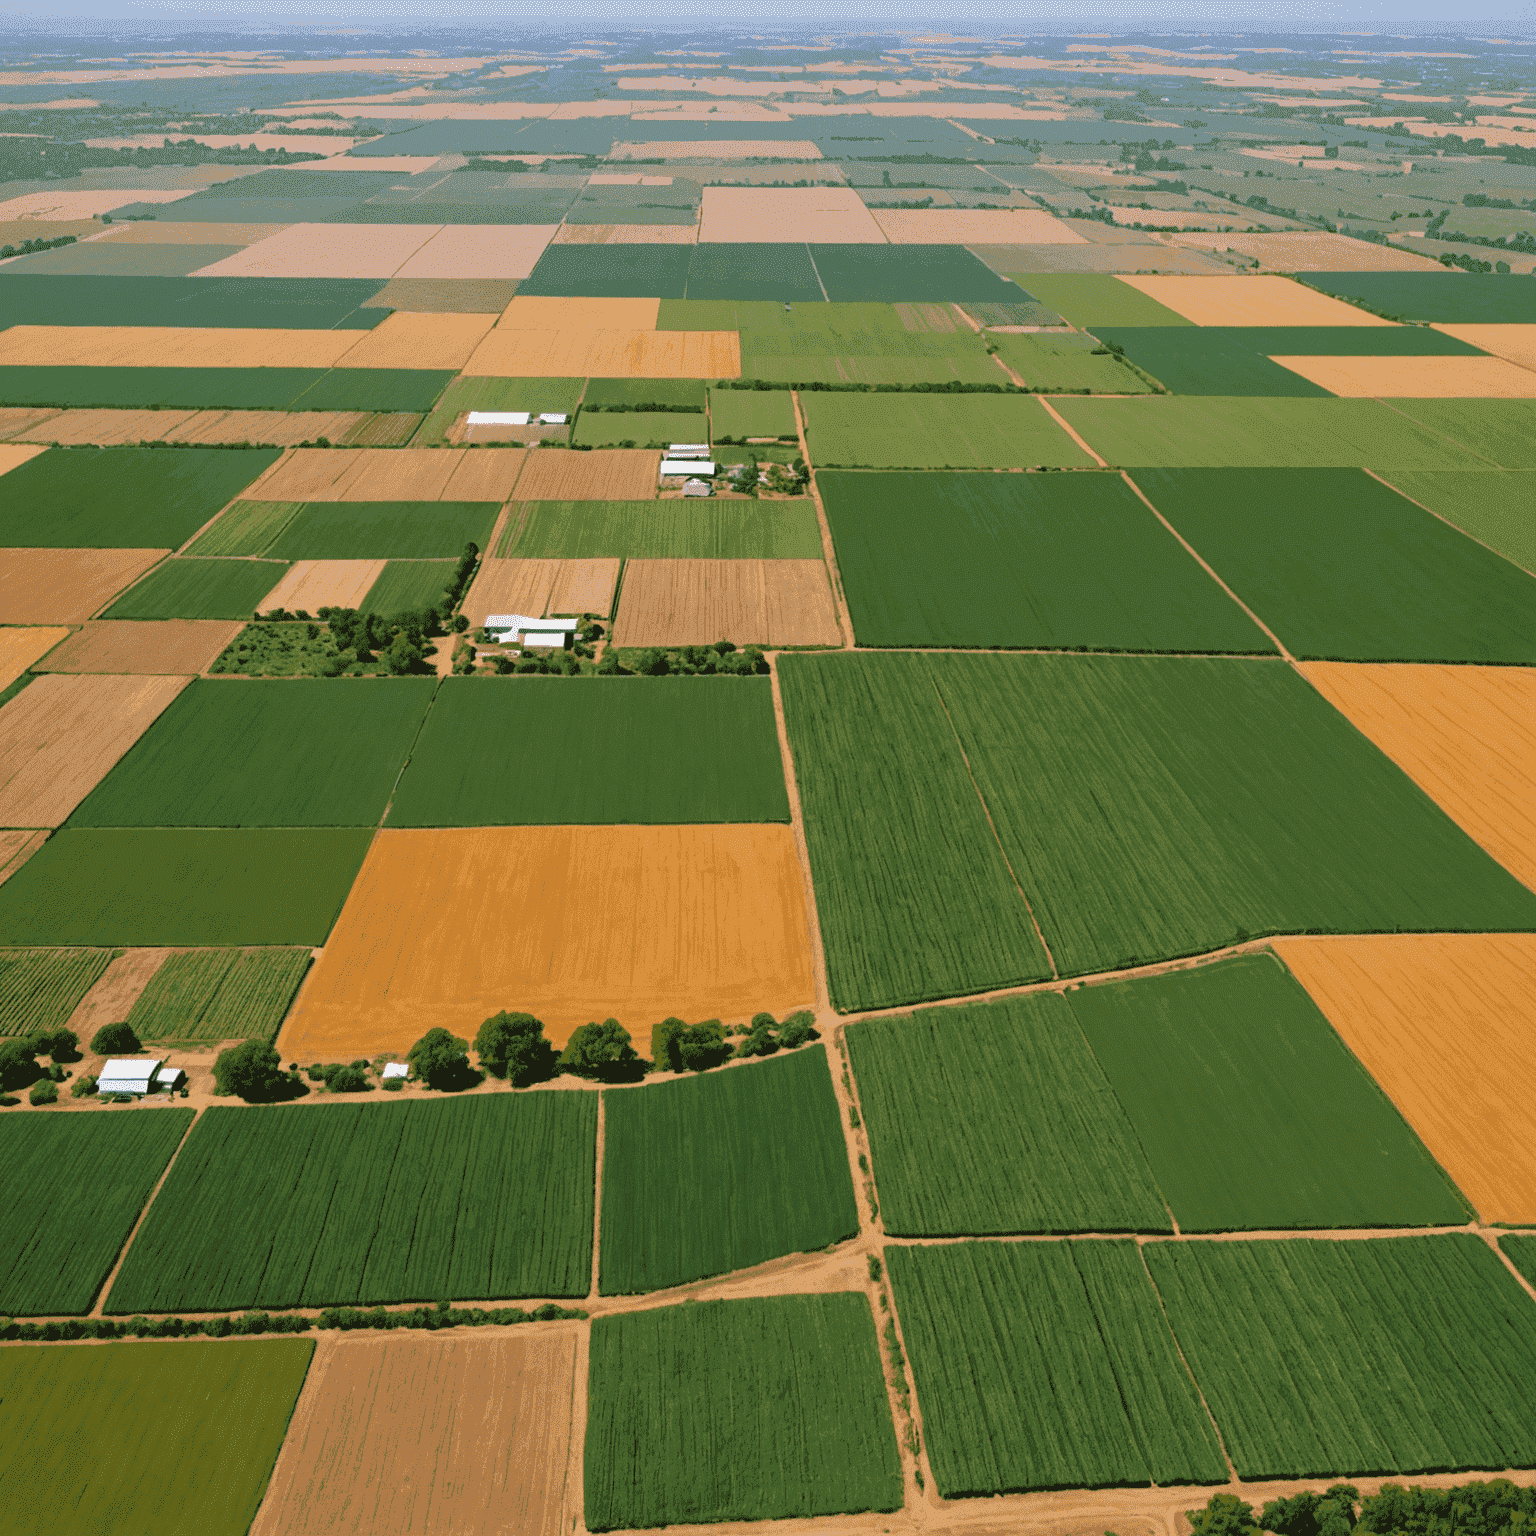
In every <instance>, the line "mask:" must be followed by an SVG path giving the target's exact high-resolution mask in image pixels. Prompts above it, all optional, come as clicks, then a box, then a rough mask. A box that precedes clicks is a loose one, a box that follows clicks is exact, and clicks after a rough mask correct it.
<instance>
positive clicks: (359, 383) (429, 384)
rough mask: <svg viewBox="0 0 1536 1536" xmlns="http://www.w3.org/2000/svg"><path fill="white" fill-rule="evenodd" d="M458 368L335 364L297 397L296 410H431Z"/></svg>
mask: <svg viewBox="0 0 1536 1536" xmlns="http://www.w3.org/2000/svg"><path fill="white" fill-rule="evenodd" d="M457 372H458V370H457V369H456V368H448V369H433V368H332V369H330V370H329V371H328V372H326V373H324V374H322V375H321V376H320V377H319V378H318V379H316V380H315V382H314V383H313V384H311V385H310V386H309V387H308V388H307V389H306V390H304V391H303V392H302V393H301V394H298V395H296V396H295V397H294V399H293V402H292V404H291V405H290V406H289V407H288V408H289V410H293V411H430V410H431V409H432V404H433V402H434V401H435V400H436V399H437V397H438V396H439V395H441V394H442V392H443V390H444V389H445V388H446V387H447V385H448V384H450V383H451V382H452V381H453V379H454V377H455V376H456V374H457Z"/></svg>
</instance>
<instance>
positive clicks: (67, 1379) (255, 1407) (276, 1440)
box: [0, 1339, 315, 1536]
mask: <svg viewBox="0 0 1536 1536" xmlns="http://www.w3.org/2000/svg"><path fill="white" fill-rule="evenodd" d="M314 1352H315V1341H314V1340H313V1339H262V1340H244V1339H240V1340H233V1341H217V1342H216V1341H214V1340H211V1339H209V1340H204V1341H202V1342H199V1343H195V1344H183V1343H178V1342H171V1341H156V1342H145V1343H134V1344H124V1343H116V1344H66V1345H51V1344H34V1345H30V1346H28V1345H23V1346H21V1347H19V1348H14V1349H6V1350H0V1476H3V1477H4V1478H5V1479H6V1482H7V1485H8V1486H10V1487H12V1488H19V1487H23V1486H26V1485H29V1484H31V1485H33V1486H36V1487H38V1488H46V1489H47V1490H48V1492H49V1496H48V1497H47V1498H22V1499H17V1500H14V1501H13V1508H12V1509H11V1510H10V1512H9V1513H8V1514H7V1515H6V1520H5V1523H6V1525H7V1526H8V1527H9V1529H10V1530H11V1532H12V1536H55V1533H57V1532H58V1531H59V1530H60V1528H61V1524H67V1525H69V1526H72V1527H73V1528H74V1529H76V1530H80V1531H97V1532H103V1533H105V1532H111V1533H112V1536H150V1533H151V1532H154V1533H160V1536H172V1533H175V1536H181V1533H184V1532H188V1531H191V1530H194V1529H195V1530H196V1531H197V1532H198V1533H199V1536H245V1533H246V1532H247V1531H248V1530H249V1529H250V1525H251V1521H252V1520H253V1519H254V1518H255V1516H256V1510H257V1507H258V1505H260V1503H261V1499H262V1495H263V1494H264V1493H265V1492H266V1490H267V1479H268V1478H269V1477H271V1475H272V1467H273V1464H274V1463H275V1462H276V1460H277V1453H278V1451H279V1450H280V1449H281V1447H282V1443H283V1436H284V1435H286V1434H287V1432H288V1422H289V1420H290V1419H291V1418H292V1416H293V1408H294V1404H295V1403H296V1402H297V1401H298V1396H299V1390H300V1388H301V1387H303V1385H304V1377H305V1374H306V1372H307V1371H308V1370H309V1362H310V1358H311V1356H312V1355H313V1354H314ZM236 1451H237V1452H238V1453H237V1454H236V1453H235V1452H236Z"/></svg>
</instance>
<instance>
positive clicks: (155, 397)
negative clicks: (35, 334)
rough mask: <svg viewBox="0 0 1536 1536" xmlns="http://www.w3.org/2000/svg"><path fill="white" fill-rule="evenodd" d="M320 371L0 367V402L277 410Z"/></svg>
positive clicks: (299, 392)
mask: <svg viewBox="0 0 1536 1536" xmlns="http://www.w3.org/2000/svg"><path fill="white" fill-rule="evenodd" d="M324 372H325V369H323V368H88V367H69V368H48V367H14V366H13V367H0V404H3V405H56V406H62V407H69V406H107V407H117V408H122V409H147V408H152V407H155V406H161V407H165V408H171V407H177V406H179V407H181V408H183V409H185V410H202V409H204V408H207V409H224V410H258V411H273V410H276V411H280V410H283V409H284V408H286V407H287V405H288V403H289V402H290V401H291V400H292V399H293V398H294V396H295V395H298V394H301V393H303V391H304V390H306V389H308V388H309V387H310V385H312V384H314V383H316V382H317V381H318V380H319V378H320V376H321V375H322V374H323V373H324ZM147 435H150V436H152V435H153V434H152V433H151V434H147Z"/></svg>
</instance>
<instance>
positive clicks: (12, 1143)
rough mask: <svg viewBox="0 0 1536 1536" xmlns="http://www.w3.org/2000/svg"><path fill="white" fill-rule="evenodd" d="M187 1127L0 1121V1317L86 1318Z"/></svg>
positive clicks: (183, 1121) (156, 1120)
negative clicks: (0, 1178)
mask: <svg viewBox="0 0 1536 1536" xmlns="http://www.w3.org/2000/svg"><path fill="white" fill-rule="evenodd" d="M191 1123H192V1111H191V1110H190V1109H153V1110H147V1111H144V1112H142V1113H134V1114H112V1113H110V1112H106V1111H103V1112H102V1113H100V1114H92V1115H87V1116H84V1117H80V1116H76V1115H64V1114H59V1113H57V1112H53V1113H47V1114H36V1115H20V1116H15V1117H8V1118H7V1119H5V1120H3V1121H0V1167H3V1168H4V1169H5V1186H6V1188H7V1189H8V1190H9V1191H10V1193H9V1195H8V1196H7V1197H6V1199H5V1216H6V1221H5V1230H6V1243H5V1248H4V1250H3V1252H0V1316H4V1317H15V1316H18V1315H19V1316H25V1315H26V1314H28V1313H33V1314H38V1313H41V1314H44V1315H52V1314H59V1315H63V1314H66V1313H67V1314H70V1315H73V1316H81V1315H83V1314H84V1313H86V1312H89V1311H90V1310H91V1303H92V1302H93V1301H94V1300H95V1299H96V1293H97V1291H99V1290H100V1289H101V1284H102V1281H104V1280H105V1279H106V1278H107V1276H108V1274H110V1273H111V1270H112V1266H113V1265H114V1264H115V1263H116V1262H117V1255H118V1252H119V1250H120V1249H121V1248H122V1246H123V1243H124V1242H125V1241H126V1239H127V1237H128V1234H129V1233H130V1232H131V1231H132V1230H133V1224H134V1222H136V1221H137V1220H138V1219H139V1212H140V1211H142V1210H143V1209H144V1202H145V1201H146V1200H148V1199H149V1194H150V1191H151V1190H152V1189H153V1188H154V1187H155V1185H156V1183H157V1182H158V1181H159V1178H160V1175H161V1174H162V1173H164V1172H165V1165H166V1164H167V1163H168V1162H170V1160H171V1156H172V1154H173V1153H174V1152H175V1151H176V1148H177V1147H178V1146H179V1145H180V1144H181V1138H182V1137H183V1136H185V1135H186V1133H187V1127H188V1126H189V1125H190V1124H191ZM50 1191H51V1192H52V1196H53V1197H52V1198H50V1195H49V1192H50ZM4 1353H7V1354H8V1353H9V1351H5V1352H4ZM7 1523H9V1522H7Z"/></svg>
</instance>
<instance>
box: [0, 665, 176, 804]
mask: <svg viewBox="0 0 1536 1536" xmlns="http://www.w3.org/2000/svg"><path fill="white" fill-rule="evenodd" d="M191 681H192V679H191V678H190V677H119V676H113V675H110V674H102V673H90V674H88V675H86V676H71V675H69V674H67V673H57V672H55V673H50V674H49V675H48V676H46V677H40V678H38V680H37V681H36V682H35V683H33V684H31V686H30V687H27V688H25V689H23V690H22V691H21V692H20V693H18V694H17V695H16V697H15V698H14V699H12V700H11V701H10V703H9V704H7V705H6V706H5V707H4V708H3V709H0V826H6V827H56V826H58V825H59V824H60V823H61V822H63V821H65V820H66V819H67V818H68V816H69V814H70V812H72V811H73V810H74V808H75V807H76V806H77V805H79V804H80V802H81V801H82V800H83V799H85V797H86V796H87V795H88V794H90V792H91V791H92V790H93V789H95V787H96V786H97V785H98V784H99V783H100V782H101V781H102V779H104V778H105V777H106V775H107V772H108V770H109V769H110V768H111V767H112V765H113V764H114V763H116V762H117V760H118V758H120V757H121V756H122V755H123V753H125V752H126V751H127V750H128V749H129V747H131V746H132V745H133V744H134V742H136V741H137V740H138V739H139V737H140V736H142V735H143V734H144V732H145V731H147V730H148V729H149V728H150V726H151V725H153V724H154V723H155V721H156V719H158V718H159V716H160V713H161V711H162V710H164V709H165V708H166V707H167V706H168V705H169V704H170V702H171V700H172V699H174V698H175V697H176V695H177V694H179V693H180V692H181V690H182V689H183V688H185V687H186V686H187V684H188V683H190V682H191Z"/></svg>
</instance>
